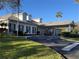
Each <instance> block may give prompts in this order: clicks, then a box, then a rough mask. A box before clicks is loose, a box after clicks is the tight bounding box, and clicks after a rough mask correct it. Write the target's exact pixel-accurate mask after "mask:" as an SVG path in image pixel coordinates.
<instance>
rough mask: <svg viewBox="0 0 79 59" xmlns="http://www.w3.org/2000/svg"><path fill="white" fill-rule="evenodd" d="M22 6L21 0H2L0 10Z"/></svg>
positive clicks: (0, 0)
mask: <svg viewBox="0 0 79 59" xmlns="http://www.w3.org/2000/svg"><path fill="white" fill-rule="evenodd" d="M19 6H20V0H0V10H1V9H4V8H6V7H7V8H8V7H10V8H12V9H16V8H17V7H19Z"/></svg>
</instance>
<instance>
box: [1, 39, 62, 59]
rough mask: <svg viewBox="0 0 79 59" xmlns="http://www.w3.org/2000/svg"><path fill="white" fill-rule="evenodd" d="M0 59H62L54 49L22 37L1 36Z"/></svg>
mask: <svg viewBox="0 0 79 59" xmlns="http://www.w3.org/2000/svg"><path fill="white" fill-rule="evenodd" d="M0 59H62V57H61V55H60V54H58V53H57V52H56V51H54V50H53V49H50V48H48V47H46V46H43V45H42V44H40V43H37V42H33V41H31V40H28V39H22V38H0Z"/></svg>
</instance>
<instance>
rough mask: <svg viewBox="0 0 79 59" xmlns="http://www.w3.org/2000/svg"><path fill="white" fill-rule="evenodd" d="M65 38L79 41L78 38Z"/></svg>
mask: <svg viewBox="0 0 79 59" xmlns="http://www.w3.org/2000/svg"><path fill="white" fill-rule="evenodd" d="M67 40H71V41H79V38H67Z"/></svg>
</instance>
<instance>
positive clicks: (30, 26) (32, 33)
mask: <svg viewBox="0 0 79 59" xmlns="http://www.w3.org/2000/svg"><path fill="white" fill-rule="evenodd" d="M30 27H31V30H30V33H31V34H33V33H32V26H30Z"/></svg>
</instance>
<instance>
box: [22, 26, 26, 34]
mask: <svg viewBox="0 0 79 59" xmlns="http://www.w3.org/2000/svg"><path fill="white" fill-rule="evenodd" d="M23 32H24V33H25V32H26V25H24V31H23Z"/></svg>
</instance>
